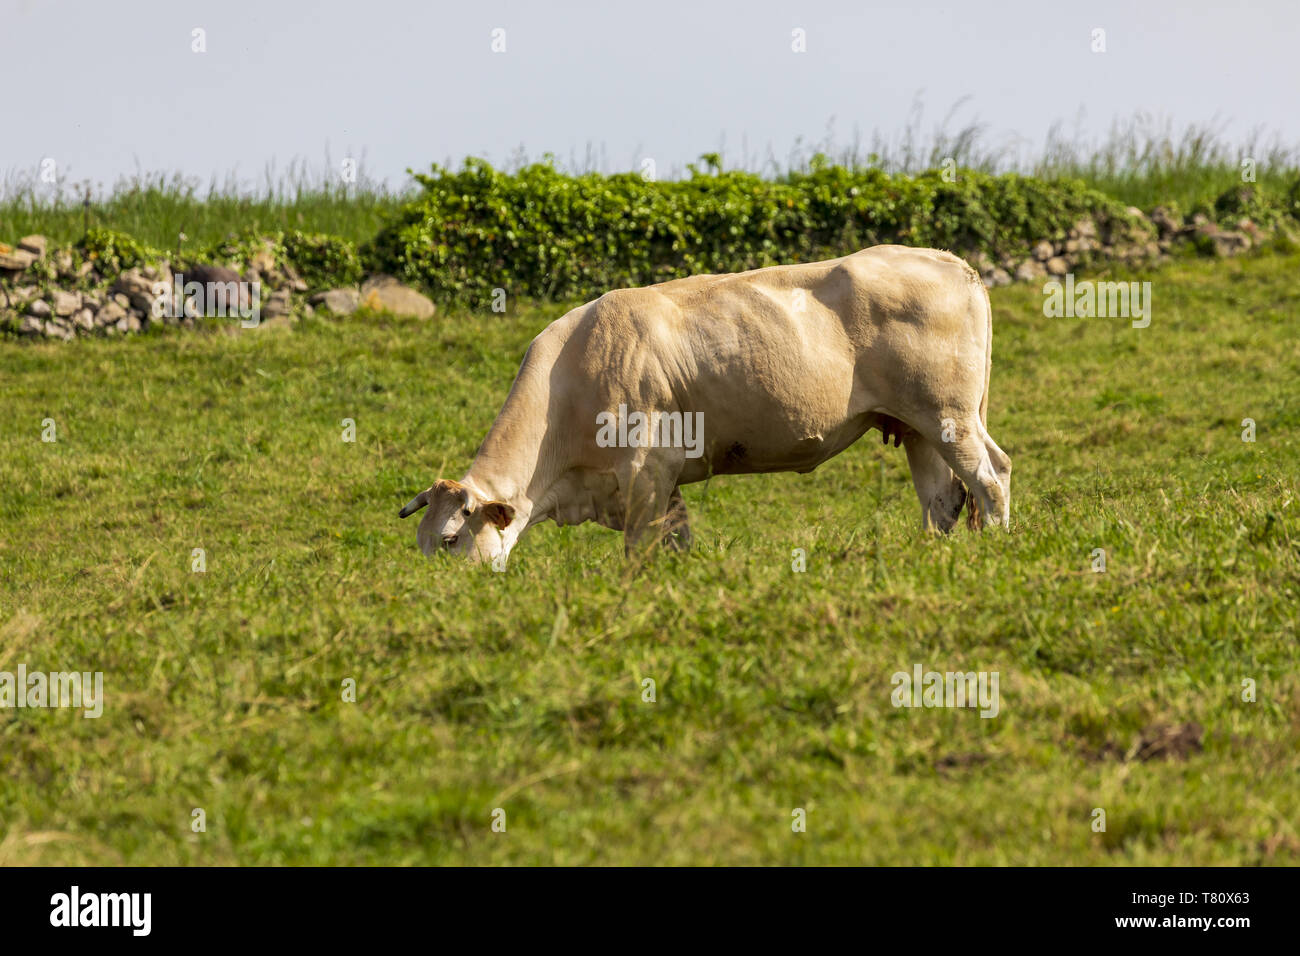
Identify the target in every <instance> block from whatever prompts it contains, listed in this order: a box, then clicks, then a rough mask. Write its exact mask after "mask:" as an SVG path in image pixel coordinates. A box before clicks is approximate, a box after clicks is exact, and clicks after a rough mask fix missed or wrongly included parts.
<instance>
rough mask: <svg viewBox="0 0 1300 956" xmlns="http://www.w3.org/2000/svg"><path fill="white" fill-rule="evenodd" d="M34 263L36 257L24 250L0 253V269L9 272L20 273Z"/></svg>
mask: <svg viewBox="0 0 1300 956" xmlns="http://www.w3.org/2000/svg"><path fill="white" fill-rule="evenodd" d="M35 261H36V256H35V255H33V254H32V253H31V252H28V251H27V250H26V249H10V250H8V251H6V252H0V269H6V270H8V271H9V272H22V271H23V270H24V269H26V268H27V267H28V266H30V265H31V264H32V263H33V262H35Z"/></svg>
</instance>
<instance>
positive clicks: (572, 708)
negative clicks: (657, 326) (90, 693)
mask: <svg viewBox="0 0 1300 956" xmlns="http://www.w3.org/2000/svg"><path fill="white" fill-rule="evenodd" d="M1298 269H1300V255H1296V254H1290V255H1260V256H1254V257H1248V258H1244V259H1239V260H1231V261H1222V262H1215V263H1206V262H1186V263H1178V264H1174V265H1170V266H1168V267H1166V268H1165V269H1163V270H1162V271H1156V272H1144V274H1143V275H1141V276H1137V277H1136V278H1140V279H1149V280H1151V281H1152V284H1153V299H1154V316H1153V320H1152V323H1151V325H1150V327H1149V328H1147V329H1141V330H1138V329H1133V328H1131V327H1130V326H1129V324H1128V323H1127V322H1126V321H1123V320H1105V319H1049V318H1045V317H1044V316H1043V314H1042V294H1041V291H1039V290H1037V289H1035V288H1033V287H1027V286H1015V287H1008V288H1005V289H997V290H994V292H993V304H994V309H995V314H996V317H995V346H994V378H993V386H992V394H991V400H990V411H989V423H990V431H991V432H992V434H993V435H994V436H995V437H996V439H997V440H998V442H999V443H1000V444H1001V445H1002V447H1003V448H1005V449H1006V450H1007V452H1008V453H1009V454H1010V455H1011V456H1012V458H1013V460H1014V464H1015V470H1014V474H1013V481H1012V494H1013V500H1012V531H1011V533H1010V534H1002V533H988V534H984V535H973V534H970V533H968V532H965V531H963V532H962V533H960V534H957V535H955V536H953V537H951V538H948V539H943V540H936V539H929V538H926V537H923V536H921V534H920V533H919V532H918V530H917V523H918V512H919V509H918V506H917V504H916V500H915V496H914V494H913V492H912V490H911V484H910V480H909V478H908V476H907V471H906V462H905V459H904V456H903V452H902V450H901V449H893V448H889V449H883V448H881V446H880V445H879V444H878V441H877V440H876V436H874V434H873V435H869V436H867V438H865V439H864V440H863V441H862V442H860V443H859V444H858V445H857V446H855V447H853V448H852V449H850V450H849V451H848V452H846V453H845V454H843V455H842V456H840V457H839V458H836V459H834V460H832V461H831V462H829V463H828V464H826V465H825V466H823V467H822V468H821V469H819V470H818V471H816V472H814V473H813V474H811V475H807V476H796V475H773V476H759V477H747V478H727V479H719V480H715V481H714V482H712V483H711V484H710V485H709V486H708V487H705V486H702V485H696V486H692V487H690V488H688V489H687V495H686V497H687V504H688V507H689V508H690V510H691V512H692V514H693V524H694V530H695V534H696V542H697V545H696V550H695V551H693V552H692V553H690V554H688V555H684V556H675V555H668V554H665V555H663V556H661V557H660V558H659V559H658V560H656V561H655V562H654V563H652V564H651V565H649V566H646V567H642V568H638V567H633V566H629V565H628V564H626V563H625V562H624V560H623V558H622V548H621V539H620V538H619V536H617V535H615V534H613V533H612V532H608V531H604V530H601V529H599V528H596V527H594V526H590V525H588V526H583V527H581V528H576V529H572V528H570V529H556V528H554V527H553V526H549V525H547V526H543V527H541V528H538V529H535V530H534V531H533V532H531V533H530V534H529V535H528V536H526V537H525V538H524V540H523V541H522V542H521V544H520V545H519V547H518V548H517V549H516V551H515V555H514V557H513V558H512V563H511V566H510V568H509V570H508V571H507V572H506V573H504V574H497V573H493V572H492V571H490V570H487V569H485V568H471V567H467V566H461V565H456V564H451V563H449V562H445V561H435V562H431V561H429V560H426V559H424V558H423V557H422V556H420V554H419V553H418V551H417V549H416V547H415V543H414V534H415V523H414V520H412V521H408V522H400V521H398V520H397V519H396V517H395V513H396V511H397V509H398V507H400V505H401V503H402V502H404V501H405V500H406V499H407V498H409V497H410V495H411V494H412V493H413V492H414V491H416V490H419V489H421V488H423V487H425V486H427V485H428V484H429V483H430V481H431V480H432V479H433V478H435V477H438V476H439V475H442V476H450V477H459V476H460V475H461V474H462V473H463V471H464V469H465V467H466V466H467V464H468V462H469V460H470V458H471V456H472V454H473V452H474V450H475V447H476V446H477V443H478V442H479V440H480V439H481V438H482V436H483V434H484V433H485V431H486V429H487V427H488V426H489V425H490V423H491V421H492V419H493V416H494V415H495V414H496V412H497V410H498V408H499V407H500V404H501V402H502V400H503V399H504V396H505V394H506V391H507V389H508V387H509V384H510V381H511V378H512V375H513V373H514V371H515V369H516V367H517V364H518V361H519V358H520V356H521V354H522V352H523V349H524V347H525V346H526V344H527V342H528V341H529V339H530V338H531V337H532V336H533V335H535V334H536V333H537V332H538V331H539V330H540V329H541V328H542V327H543V326H544V325H545V324H546V323H548V322H549V321H550V320H551V319H553V318H555V317H556V316H558V315H559V314H560V312H561V311H562V309H561V308H558V307H546V308H540V307H526V308H523V309H521V310H519V311H518V312H516V313H513V314H511V315H509V316H505V317H502V316H495V315H466V314H456V315H452V316H448V317H441V316H440V317H439V318H438V319H437V320H435V321H434V322H432V323H425V324H420V323H415V322H399V321H394V320H385V319H382V318H378V319H370V320H349V321H341V322H337V323H334V322H329V321H326V320H323V319H319V318H316V319H308V320H304V321H303V322H302V323H300V324H299V325H298V326H297V327H296V328H295V329H292V330H288V329H269V328H263V329H257V330H240V329H234V328H228V327H221V326H217V327H214V328H213V329H212V331H211V332H210V334H195V333H189V334H151V335H144V336H136V337H132V338H130V339H129V340H119V341H107V340H95V339H89V340H77V341H75V342H72V343H68V344H63V343H56V344H36V345H32V344H27V343H17V342H12V341H9V342H0V381H2V382H3V393H4V397H5V414H4V415H3V416H0V519H2V523H0V671H14V670H16V669H17V667H18V665H19V664H25V665H26V666H27V668H28V669H29V670H38V669H41V670H69V669H79V670H102V671H103V672H104V681H105V695H106V702H105V707H104V714H103V716H102V717H101V718H100V719H98V720H92V719H84V718H82V717H81V716H78V715H77V714H74V713H72V712H69V711H66V710H30V709H29V710H21V711H20V710H3V711H0V864H24V863H28V864H30V863H48V864H54V863H132V864H163V863H186V864H212V863H221V864H230V863H245V864H251V863H264V864H265V863H322V864H323V863H380V862H384V863H538V862H546V863H724V862H725V863H852V864H857V863H895V864H897V863H922V864H928V863H1043V864H1047V863H1051V864H1064V863H1075V864H1166V863H1186V864H1192V863H1209V864H1221V863H1238V864H1254V863H1264V864H1293V865H1294V864H1295V863H1297V862H1300V833H1298V832H1297V824H1296V822H1295V821H1296V820H1298V819H1300V790H1297V788H1296V787H1295V779H1296V775H1297V772H1300V676H1297V671H1296V657H1297V654H1296V633H1295V609H1296V606H1297V599H1298V598H1300V593H1298V592H1300V445H1297V438H1296V429H1297V425H1300V397H1298V396H1297V391H1296V382H1297V380H1300V346H1298V345H1297V334H1296V332H1297V328H1296V314H1297V309H1300V287H1297V284H1296V282H1295V275H1296V273H1297V270H1298ZM1121 277H1125V276H1121ZM1246 417H1250V418H1253V419H1254V420H1255V421H1256V422H1257V424H1258V435H1257V441H1255V442H1254V443H1245V442H1243V441H1242V440H1241V432H1242V426H1241V424H1240V423H1241V421H1242V419H1243V418H1246ZM47 418H52V419H54V421H55V423H56V428H57V437H58V441H57V442H56V443H43V442H42V441H41V440H40V435H41V431H42V421H43V420H44V419H47ZM345 418H351V419H354V420H355V423H356V442H355V443H345V442H343V441H342V440H341V433H342V424H341V422H342V420H343V419H345ZM882 466H883V477H882ZM195 548H202V549H204V550H205V552H206V568H207V569H206V571H205V572H204V573H192V571H191V560H192V559H191V555H192V551H193V549H195ZM794 548H804V549H807V554H808V569H807V571H806V572H805V573H802V574H799V573H794V572H792V570H791V551H792V549H794ZM1096 548H1103V549H1105V551H1106V554H1107V571H1106V573H1104V574H1094V573H1092V572H1091V570H1090V565H1091V562H1092V557H1091V555H1092V552H1093V550H1094V549H1096ZM914 664H921V665H922V666H923V667H925V668H926V669H935V670H941V671H943V670H963V671H965V670H997V671H998V672H999V673H1000V675H1001V696H1002V700H1001V711H1000V714H999V715H998V716H997V717H996V718H994V719H988V720H984V719H980V718H979V716H978V715H977V714H976V713H975V712H973V711H969V710H902V709H895V708H894V707H893V706H892V705H891V702H890V694H891V689H892V688H891V683H890V675H891V674H893V673H894V672H895V671H900V670H901V671H910V670H911V668H912V667H913V665H914ZM348 678H351V679H354V680H355V681H356V686H357V695H356V702H355V703H347V702H344V701H343V700H342V699H341V696H342V695H341V687H342V682H343V681H344V680H345V679H348ZM647 678H649V679H652V680H654V681H655V682H656V687H657V701H656V702H655V703H645V702H643V701H642V681H643V680H645V679H647ZM1246 678H1249V679H1252V680H1254V681H1255V682H1256V683H1257V700H1256V701H1255V702H1253V703H1248V702H1244V701H1243V700H1242V699H1241V682H1242V680H1243V679H1246ZM1193 722H1195V723H1197V724H1199V725H1200V726H1201V727H1202V728H1203V736H1200V737H1199V739H1200V740H1201V743H1202V745H1203V749H1201V750H1198V749H1197V748H1196V747H1195V746H1181V745H1176V746H1171V747H1168V748H1165V749H1164V750H1163V752H1161V747H1160V746H1159V745H1154V746H1152V745H1151V742H1152V741H1154V740H1157V739H1158V738H1159V737H1160V736H1161V735H1160V731H1159V729H1158V728H1159V727H1161V726H1165V727H1171V728H1178V727H1183V726H1185V725H1187V724H1190V723H1193ZM1197 736H1198V735H1196V734H1195V732H1191V733H1190V737H1191V738H1192V739H1195V738H1197ZM1144 743H1145V744H1146V746H1143V745H1144ZM1147 758H1150V759H1147ZM498 807H499V808H503V809H504V810H505V811H506V814H507V830H506V832H505V833H494V832H493V831H492V829H491V822H492V817H491V814H492V811H493V809H494V808H498ZM1099 807H1100V808H1103V809H1104V810H1105V811H1106V815H1107V828H1106V830H1105V832H1104V833H1097V832H1093V829H1092V827H1091V823H1092V812H1093V810H1094V808H1099ZM194 808H202V809H203V810H204V811H205V813H206V819H207V830H206V832H203V833H194V832H192V831H191V819H192V818H191V813H192V810H193V809H194ZM795 808H803V809H804V810H806V811H807V821H808V823H807V832H805V833H792V832H791V812H792V810H793V809H795Z"/></svg>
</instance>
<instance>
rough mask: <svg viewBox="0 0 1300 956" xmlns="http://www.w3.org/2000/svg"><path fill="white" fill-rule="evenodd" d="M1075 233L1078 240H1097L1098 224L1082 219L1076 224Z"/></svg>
mask: <svg viewBox="0 0 1300 956" xmlns="http://www.w3.org/2000/svg"><path fill="white" fill-rule="evenodd" d="M1073 232H1074V234H1075V238H1077V239H1096V238H1097V224H1096V223H1095V222H1093V221H1092V220H1091V219H1080V220H1079V221H1078V222H1076V223H1075V224H1074V229H1073Z"/></svg>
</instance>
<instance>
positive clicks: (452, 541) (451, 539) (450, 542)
mask: <svg viewBox="0 0 1300 956" xmlns="http://www.w3.org/2000/svg"><path fill="white" fill-rule="evenodd" d="M459 540H460V535H458V534H444V535H443V536H442V543H443V545H445V546H446V547H448V548H454V547H456V542H457V541H459Z"/></svg>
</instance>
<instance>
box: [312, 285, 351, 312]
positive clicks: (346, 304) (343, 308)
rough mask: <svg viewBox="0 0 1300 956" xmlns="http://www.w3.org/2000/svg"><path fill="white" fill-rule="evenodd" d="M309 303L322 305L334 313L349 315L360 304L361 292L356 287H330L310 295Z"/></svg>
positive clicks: (327, 310)
mask: <svg viewBox="0 0 1300 956" xmlns="http://www.w3.org/2000/svg"><path fill="white" fill-rule="evenodd" d="M311 304H312V305H320V306H324V307H325V311H326V312H332V313H333V314H334V315H351V314H352V313H353V312H355V311H357V306H358V305H360V304H361V293H359V292H358V291H357V290H356V289H330V290H329V291H328V292H321V293H319V294H317V295H314V296H312V297H311Z"/></svg>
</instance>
